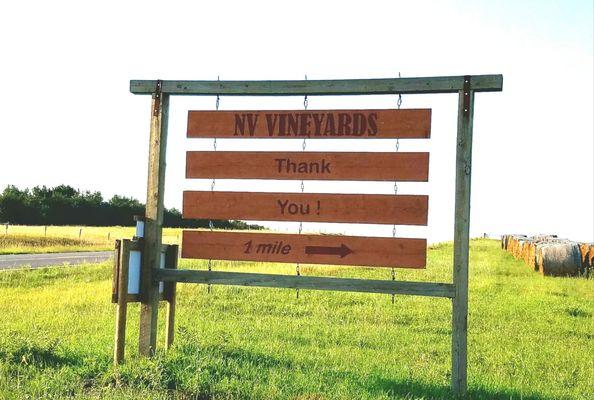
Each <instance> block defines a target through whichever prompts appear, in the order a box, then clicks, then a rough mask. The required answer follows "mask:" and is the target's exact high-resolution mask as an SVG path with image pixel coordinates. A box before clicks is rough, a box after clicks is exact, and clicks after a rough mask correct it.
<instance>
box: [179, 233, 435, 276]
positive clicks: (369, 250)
mask: <svg viewBox="0 0 594 400" xmlns="http://www.w3.org/2000/svg"><path fill="white" fill-rule="evenodd" d="M426 253H427V241H426V240H425V239H404V238H381V237H361V236H339V235H291V234H279V233H239V232H210V231H184V232H183V241H182V257H183V258H201V259H213V260H241V261H266V262H286V263H297V262H298V263H306V264H329V265H330V264H334V265H361V266H373V267H395V268H424V267H425V263H426V255H427V254H426Z"/></svg>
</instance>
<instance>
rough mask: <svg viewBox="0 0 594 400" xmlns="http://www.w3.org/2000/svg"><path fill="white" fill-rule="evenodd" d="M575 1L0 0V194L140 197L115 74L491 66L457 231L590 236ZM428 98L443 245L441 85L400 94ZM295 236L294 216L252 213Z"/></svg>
mask: <svg viewBox="0 0 594 400" xmlns="http://www.w3.org/2000/svg"><path fill="white" fill-rule="evenodd" d="M593 16H594V10H593V2H592V1H498V2H493V1H415V2H400V1H390V2H383V1H372V0H369V1H366V2H348V1H340V2H320V1H298V2H264V1H250V2H239V1H238V2H230V1H212V2H195V1H193V2H191V1H188V2H182V1H168V2H151V1H142V2H135V1H129V2H122V1H101V2H80V1H78V2H65V1H59V0H58V1H53V2H43V1H26V2H25V1H23V2H2V4H1V5H0V38H1V39H0V57H1V60H2V61H1V62H0V76H1V77H2V83H1V87H2V95H1V96H0V116H1V117H2V124H1V125H0V190H1V189H2V188H4V187H5V186H6V185H9V184H11V185H16V186H18V187H20V188H25V187H32V186H35V185H46V186H55V185H59V184H68V185H72V186H74V187H76V188H79V189H82V190H91V191H101V192H102V193H103V194H104V196H105V197H106V198H110V197H111V196H112V195H114V194H119V195H125V196H131V197H135V198H137V199H139V200H141V201H143V202H144V201H145V198H146V177H147V159H148V134H149V117H150V97H149V96H138V95H133V94H131V93H130V92H129V81H130V80H131V79H171V80H216V79H217V77H220V79H222V80H273V79H303V78H304V76H305V75H306V74H307V76H308V78H309V79H344V78H385V77H397V76H398V74H399V73H400V74H401V75H402V76H403V77H415V76H444V75H467V74H503V76H504V83H503V91H502V92H499V93H478V94H477V95H476V100H475V121H474V142H473V171H472V174H473V176H472V198H471V236H480V235H482V234H483V233H488V234H490V235H498V234H501V233H526V234H535V233H553V234H557V235H559V236H560V237H566V238H570V239H574V240H581V241H594V210H593V208H594V206H593V204H594V193H593V191H594V189H593V187H594V183H593V182H594V162H593V154H594V141H593V136H594V127H593V119H594V118H593V109H594V104H593V97H594V95H593V91H594V89H593V86H594V83H593V74H594V66H593V58H594V55H593V49H594V44H593V43H594V42H593V40H594V32H593V18H594V17H593ZM396 100H397V98H396V96H343V97H338V96H332V97H319V96H310V97H309V109H339V108H344V109H349V108H350V109H364V108H395V107H396ZM214 107H215V98H214V97H212V96H209V97H175V98H173V99H172V101H171V110H170V122H169V123H170V125H169V139H168V150H167V173H166V192H165V205H166V206H167V207H176V208H178V209H179V208H181V198H182V191H183V190H210V181H208V180H186V179H185V178H184V170H185V165H184V164H185V152H186V151H187V150H210V149H212V147H213V143H212V139H186V137H185V129H186V118H187V111H188V110H212V109H214ZM302 107H303V98H302V97H286V98H278V97H242V98H239V97H224V96H223V97H221V100H220V108H221V110H240V109H296V110H299V109H302ZM402 107H403V108H431V109H432V110H433V116H432V135H431V139H430V140H427V141H424V140H416V141H415V140H401V143H400V151H430V153H431V162H430V177H429V182H428V183H417V184H414V183H401V184H400V185H399V193H402V194H417V193H418V194H428V195H429V225H428V227H398V228H397V232H398V235H399V236H405V237H427V238H428V239H429V241H430V242H439V241H444V240H451V239H452V237H453V220H454V208H453V207H454V167H455V165H454V161H455V135H456V110H457V96H456V95H451V94H441V95H405V96H403V103H402ZM217 149H218V150H248V149H249V150H270V151H273V150H274V151H283V150H287V151H297V150H300V149H301V141H300V140H278V139H277V140H273V141H267V140H261V139H260V140H252V141H249V140H244V141H237V140H233V139H219V140H218V146H217ZM307 149H308V150H315V151H324V150H328V151H337V150H343V151H392V150H394V149H395V141H394V140H367V141H356V140H338V141H334V140H324V141H315V140H310V141H308V143H307ZM216 189H217V190H238V191H241V190H246V191H270V192H273V191H279V192H282V191H286V192H298V191H300V187H299V182H298V181H237V180H228V181H225V180H217V183H216ZM305 191H306V192H336V193H393V184H392V183H390V182H371V183H360V182H359V183H354V182H332V183H328V182H321V181H311V182H310V181H307V182H306V183H305ZM266 225H267V226H271V227H273V228H275V229H278V230H280V231H283V232H296V230H297V223H266ZM304 230H305V231H323V232H340V233H346V234H357V235H369V236H389V235H391V232H392V227H391V226H386V225H350V224H313V223H305V224H304Z"/></svg>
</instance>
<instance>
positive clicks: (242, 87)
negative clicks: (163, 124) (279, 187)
mask: <svg viewBox="0 0 594 400" xmlns="http://www.w3.org/2000/svg"><path fill="white" fill-rule="evenodd" d="M162 82H163V86H162V92H163V93H166V94H170V95H194V96H199V95H221V96H223V95H224V96H302V95H306V94H307V95H311V96H323V95H370V94H399V93H400V94H415V93H457V92H458V91H460V90H462V89H463V87H464V76H438V77H427V78H386V79H338V80H298V81H297V80H296V81H162ZM471 82H472V86H471V89H472V90H473V91H475V92H498V91H501V90H502V87H503V75H474V76H472V79H471ZM156 85H157V81H156V80H131V81H130V92H132V93H134V94H152V93H154V92H155V88H156Z"/></svg>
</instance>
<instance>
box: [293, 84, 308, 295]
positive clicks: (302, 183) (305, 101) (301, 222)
mask: <svg viewBox="0 0 594 400" xmlns="http://www.w3.org/2000/svg"><path fill="white" fill-rule="evenodd" d="M305 80H307V74H305ZM308 105H309V100H308V99H307V95H305V96H304V97H303V109H304V110H305V111H307V106H308ZM306 147H307V136H304V137H303V143H302V144H301V149H302V151H305V149H306ZM304 191H305V182H304V180H303V179H301V193H303V192H304ZM301 232H303V221H299V234H300V235H301ZM295 273H296V274H297V276H301V268H300V265H299V263H297V265H295ZM296 295H297V299H299V288H297V289H296Z"/></svg>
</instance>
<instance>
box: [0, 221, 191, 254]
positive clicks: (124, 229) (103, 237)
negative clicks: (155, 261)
mask: <svg viewBox="0 0 594 400" xmlns="http://www.w3.org/2000/svg"><path fill="white" fill-rule="evenodd" d="M134 231H135V228H134V227H128V226H108V227H104V226H47V227H45V226H24V225H9V226H8V229H6V226H4V225H0V254H26V253H27V254H28V253H58V252H66V251H100V250H113V241H114V240H115V239H121V238H131V237H132V236H133V235H134ZM181 231H182V230H181V229H180V228H164V229H163V241H164V243H168V244H175V243H179V241H180V238H181Z"/></svg>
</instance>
